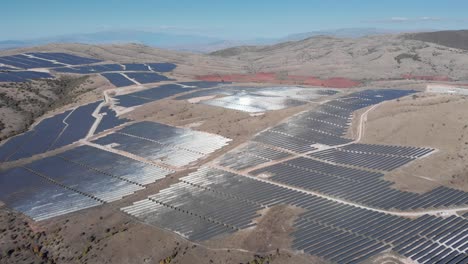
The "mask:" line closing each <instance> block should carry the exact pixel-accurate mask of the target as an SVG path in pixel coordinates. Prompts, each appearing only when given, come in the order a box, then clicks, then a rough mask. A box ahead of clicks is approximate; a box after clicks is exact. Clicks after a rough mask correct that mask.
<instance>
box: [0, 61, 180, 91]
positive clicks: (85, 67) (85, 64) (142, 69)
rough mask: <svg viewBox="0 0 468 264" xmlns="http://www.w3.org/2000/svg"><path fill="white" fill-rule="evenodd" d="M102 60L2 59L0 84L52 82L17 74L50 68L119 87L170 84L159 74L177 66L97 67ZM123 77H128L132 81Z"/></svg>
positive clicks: (39, 75)
mask: <svg viewBox="0 0 468 264" xmlns="http://www.w3.org/2000/svg"><path fill="white" fill-rule="evenodd" d="M98 62H101V60H97V59H93V58H85V57H80V56H75V55H72V54H67V53H52V52H51V53H40V52H36V53H25V54H18V55H12V56H4V57H0V71H8V72H0V82H25V81H29V80H35V79H43V78H52V77H53V76H51V75H50V74H48V73H44V72H36V71H18V69H20V70H21V69H34V68H50V69H53V70H54V71H55V72H60V73H75V74H93V73H102V76H104V77H105V78H106V79H108V80H109V81H110V82H111V83H112V84H113V85H115V86H116V87H123V86H129V85H134V84H135V82H134V81H132V80H129V78H131V79H134V80H135V81H137V82H139V83H153V82H160V81H167V80H170V79H169V78H167V77H166V76H164V75H161V74H158V73H157V72H171V71H173V70H174V69H175V68H176V67H177V66H176V65H175V64H173V63H167V62H163V63H126V64H116V63H114V64H97V65H89V64H95V63H98ZM122 74H129V78H127V77H126V76H124V75H122Z"/></svg>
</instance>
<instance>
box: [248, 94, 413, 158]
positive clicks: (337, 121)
mask: <svg viewBox="0 0 468 264" xmlns="http://www.w3.org/2000/svg"><path fill="white" fill-rule="evenodd" d="M411 93H414V91H407V90H391V89H385V90H365V91H361V92H356V93H352V94H349V95H347V96H343V97H341V98H338V99H335V100H331V101H328V102H326V103H324V104H321V105H320V106H318V107H317V108H316V109H313V110H310V111H306V112H304V113H301V114H299V115H296V116H294V117H292V118H290V119H289V120H288V121H287V122H286V123H283V124H280V125H277V126H275V127H272V128H270V129H268V130H266V131H264V132H262V133H260V134H259V135H258V136H257V137H256V138H254V139H253V140H254V141H257V142H261V143H265V144H270V145H273V146H277V147H280V148H284V149H288V145H291V146H294V147H289V150H290V151H294V152H299V153H304V152H308V151H311V150H314V148H311V147H310V145H313V144H322V145H329V146H337V145H342V144H346V143H349V142H351V141H352V140H351V139H348V138H345V137H343V136H344V134H345V132H346V131H347V129H348V128H349V125H350V122H351V118H352V115H353V112H354V111H356V110H358V109H361V108H364V107H367V106H371V105H374V104H377V103H380V102H383V101H386V100H392V99H395V98H399V97H402V96H405V95H408V94H411ZM277 134H281V136H278V135H277ZM299 142H303V143H302V147H301V146H300V143H299Z"/></svg>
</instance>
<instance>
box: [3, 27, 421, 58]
mask: <svg viewBox="0 0 468 264" xmlns="http://www.w3.org/2000/svg"><path fill="white" fill-rule="evenodd" d="M426 31H428V30H426ZM397 33H403V32H402V31H398V30H389V29H378V28H344V29H336V30H319V31H311V32H304V33H297V34H291V35H288V36H285V37H281V38H256V39H249V40H226V39H222V38H216V37H208V36H200V35H190V34H173V33H164V32H148V31H139V30H113V31H101V32H96V33H86V34H73V35H62V36H54V37H45V38H36V39H28V40H5V41H0V50H2V49H3V50H4V49H14V48H22V47H32V46H38V45H45V44H50V43H84V44H123V43H139V44H144V45H147V46H151V47H158V48H164V49H171V50H178V51H190V52H198V53H209V52H213V51H216V50H221V49H226V48H230V47H236V46H243V45H272V44H277V43H282V42H288V41H297V40H302V39H306V38H310V37H314V36H320V35H323V36H331V37H338V38H360V37H365V36H372V35H381V34H397Z"/></svg>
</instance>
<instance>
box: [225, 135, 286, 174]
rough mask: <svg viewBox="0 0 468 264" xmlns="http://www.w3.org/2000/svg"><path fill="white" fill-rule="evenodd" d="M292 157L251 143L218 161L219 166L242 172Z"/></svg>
mask: <svg viewBox="0 0 468 264" xmlns="http://www.w3.org/2000/svg"><path fill="white" fill-rule="evenodd" d="M290 156H291V154H289V153H287V152H284V151H280V150H276V149H272V148H269V147H267V146H265V145H261V144H258V143H252V142H251V143H248V144H247V145H246V146H244V147H242V148H240V149H238V150H236V151H230V152H228V153H226V154H225V155H223V156H222V157H221V159H220V160H219V161H218V164H219V165H221V166H223V167H226V168H230V169H233V170H238V171H241V170H244V169H249V168H253V167H255V166H258V165H261V164H264V163H267V162H270V161H274V160H280V159H284V158H287V157H290Z"/></svg>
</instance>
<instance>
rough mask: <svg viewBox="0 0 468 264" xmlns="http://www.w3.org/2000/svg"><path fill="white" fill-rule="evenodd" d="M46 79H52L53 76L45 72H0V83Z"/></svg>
mask: <svg viewBox="0 0 468 264" xmlns="http://www.w3.org/2000/svg"><path fill="white" fill-rule="evenodd" d="M0 70H1V69H0ZM48 78H53V76H52V75H50V74H49V73H46V72H36V71H9V72H0V82H27V81H29V80H37V79H48Z"/></svg>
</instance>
